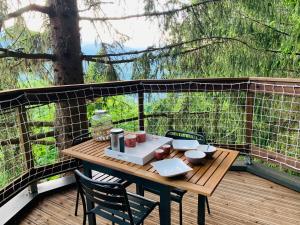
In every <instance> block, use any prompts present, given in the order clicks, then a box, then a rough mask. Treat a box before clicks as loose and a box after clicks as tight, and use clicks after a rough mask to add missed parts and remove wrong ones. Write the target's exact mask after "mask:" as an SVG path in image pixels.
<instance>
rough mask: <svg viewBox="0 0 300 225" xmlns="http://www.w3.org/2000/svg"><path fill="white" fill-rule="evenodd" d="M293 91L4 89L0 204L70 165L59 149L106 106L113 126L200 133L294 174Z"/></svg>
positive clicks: (222, 85)
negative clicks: (11, 92) (98, 110)
mask: <svg viewBox="0 0 300 225" xmlns="http://www.w3.org/2000/svg"><path fill="white" fill-rule="evenodd" d="M299 90H300V86H299V84H297V83H292V84H284V85H281V84H278V83H260V82H253V81H236V80H234V81H227V82H226V81H219V80H215V81H209V80H208V81H206V82H205V81H203V80H201V81H194V80H191V81H186V80H185V81H178V80H177V81H176V80H175V81H170V80H169V81H136V82H116V83H106V84H104V85H101V84H99V85H80V86H73V87H61V88H49V89H36V90H22V92H19V93H18V94H11V95H5V99H4V100H2V101H0V129H1V132H0V143H1V146H0V205H3V204H4V203H5V202H6V201H8V200H9V199H10V198H11V197H13V196H14V195H15V194H16V193H18V192H19V191H20V190H23V189H24V188H25V187H27V186H28V185H30V184H32V183H34V182H36V181H38V180H40V179H42V178H47V177H51V176H53V175H57V174H63V173H65V172H67V171H69V170H73V169H74V168H76V166H77V164H76V161H75V160H74V159H72V158H70V157H67V156H65V155H63V154H62V153H61V150H62V149H65V148H68V147H70V146H72V143H73V140H74V139H76V138H77V137H80V136H82V135H83V134H88V133H90V132H91V124H90V120H91V117H92V115H93V113H94V111H95V110H96V109H105V110H107V111H108V113H109V114H110V115H111V116H112V119H113V123H114V126H115V127H121V128H123V129H125V130H126V131H137V130H140V129H145V130H146V131H147V132H148V133H152V134H159V135H164V134H165V133H166V131H168V130H182V131H189V132H196V133H201V134H203V135H205V137H206V140H207V141H208V143H210V144H213V145H217V146H221V147H226V148H230V149H235V150H239V151H240V152H241V153H242V154H246V155H247V156H249V155H250V156H255V157H257V158H259V159H263V160H265V161H267V162H272V163H273V162H275V163H276V164H278V165H279V167H281V168H289V169H292V170H294V171H298V172H299V170H300V165H299V158H300V143H299V142H300V141H299V140H300V92H299ZM0 94H1V93H0ZM2 94H3V93H2ZM2 99H3V98H2ZM141 110H142V111H141Z"/></svg>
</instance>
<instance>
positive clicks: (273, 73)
mask: <svg viewBox="0 0 300 225" xmlns="http://www.w3.org/2000/svg"><path fill="white" fill-rule="evenodd" d="M191 2H193V1H191ZM299 4H300V3H299V1H286V0H281V1H277V0H266V1H241V0H234V1H231V0H230V1H229V0H225V1H220V2H217V3H214V4H213V3H210V4H206V5H205V6H201V7H195V8H193V9H191V10H189V11H188V12H186V13H184V14H180V15H181V18H180V19H179V18H178V17H176V16H175V17H174V16H173V17H168V18H167V19H166V20H165V27H166V29H167V30H168V31H169V32H170V35H171V39H172V40H173V42H174V43H176V42H180V41H188V40H194V39H200V38H206V39H205V40H203V41H198V42H193V43H191V44H186V45H184V48H182V46H180V47H179V49H178V50H176V49H175V50H174V49H173V56H174V57H169V58H167V59H162V60H161V61H162V62H161V63H164V64H165V70H168V72H169V75H168V76H167V77H182V76H185V77H241V76H242V77H247V76H267V77H299V71H300V60H299V55H297V54H299V53H300V49H299V47H300V41H299V40H300V30H299V27H300V14H299ZM213 37H215V38H213ZM216 37H217V38H216ZM199 46H204V47H202V48H200V49H198V50H194V51H192V52H191V53H189V54H184V55H178V52H181V51H183V50H185V49H186V50H189V49H197V48H199Z"/></svg>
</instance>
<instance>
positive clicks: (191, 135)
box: [165, 130, 207, 144]
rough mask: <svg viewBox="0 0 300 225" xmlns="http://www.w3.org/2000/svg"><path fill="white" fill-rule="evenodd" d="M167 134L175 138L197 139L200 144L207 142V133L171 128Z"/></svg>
mask: <svg viewBox="0 0 300 225" xmlns="http://www.w3.org/2000/svg"><path fill="white" fill-rule="evenodd" d="M165 136H166V137H169V138H173V139H185V140H197V141H198V142H199V144H207V142H206V138H205V134H197V133H192V132H185V131H179V130H169V131H167V133H166V135H165Z"/></svg>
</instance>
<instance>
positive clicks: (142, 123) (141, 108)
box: [138, 91, 145, 130]
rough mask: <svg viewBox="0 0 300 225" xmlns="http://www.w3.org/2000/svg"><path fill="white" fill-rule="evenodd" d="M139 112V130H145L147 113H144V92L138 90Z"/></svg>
mask: <svg viewBox="0 0 300 225" xmlns="http://www.w3.org/2000/svg"><path fill="white" fill-rule="evenodd" d="M138 110H139V111H138V113H139V116H138V118H139V130H145V121H144V119H145V115H144V92H143V91H139V92H138Z"/></svg>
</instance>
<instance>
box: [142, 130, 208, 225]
mask: <svg viewBox="0 0 300 225" xmlns="http://www.w3.org/2000/svg"><path fill="white" fill-rule="evenodd" d="M165 136H166V137H170V138H173V139H185V140H197V141H198V142H199V143H200V144H206V143H207V142H206V138H205V134H204V132H202V133H200V134H196V133H190V132H184V131H177V130H169V131H167V133H166V135H165ZM143 188H144V190H146V191H149V192H151V193H154V194H159V192H158V191H156V190H154V189H149V188H147V187H143ZM186 192H187V191H186V190H182V189H178V188H175V189H173V190H172V191H171V200H172V201H174V202H177V203H178V204H179V224H180V225H182V200H183V196H184V195H185V193H186ZM205 202H206V206H207V212H208V214H210V208H209V204H208V198H207V197H206V198H205Z"/></svg>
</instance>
